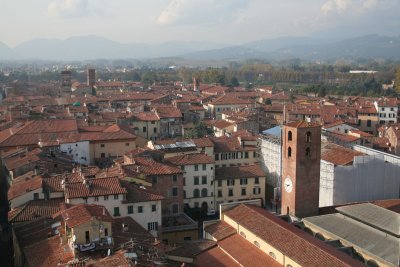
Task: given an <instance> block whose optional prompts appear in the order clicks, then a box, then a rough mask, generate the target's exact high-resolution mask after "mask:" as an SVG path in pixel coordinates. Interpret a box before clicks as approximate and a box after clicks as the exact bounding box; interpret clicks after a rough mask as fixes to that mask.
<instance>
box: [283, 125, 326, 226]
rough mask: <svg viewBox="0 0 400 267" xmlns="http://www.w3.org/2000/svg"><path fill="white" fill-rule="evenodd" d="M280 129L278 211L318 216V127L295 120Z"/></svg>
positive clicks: (319, 154) (319, 130)
mask: <svg viewBox="0 0 400 267" xmlns="http://www.w3.org/2000/svg"><path fill="white" fill-rule="evenodd" d="M282 131H283V132H282V183H281V185H282V191H281V192H282V195H281V199H282V203H281V214H289V215H292V216H296V217H300V218H303V217H308V216H314V215H318V207H319V179H320V165H321V163H320V161H321V126H320V125H319V124H315V123H309V122H305V121H295V122H290V123H288V124H286V125H284V126H283V129H282Z"/></svg>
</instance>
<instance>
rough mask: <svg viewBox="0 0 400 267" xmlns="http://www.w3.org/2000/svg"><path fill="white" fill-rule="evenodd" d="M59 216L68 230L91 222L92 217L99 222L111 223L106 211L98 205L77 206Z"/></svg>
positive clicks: (111, 219)
mask: <svg viewBox="0 0 400 267" xmlns="http://www.w3.org/2000/svg"><path fill="white" fill-rule="evenodd" d="M61 216H62V218H63V219H64V221H65V223H66V225H67V226H68V227H69V228H74V227H76V226H78V225H81V224H83V223H86V222H88V221H90V220H92V218H93V217H95V218H97V219H98V220H100V221H105V222H112V221H113V218H112V217H111V215H110V213H108V211H107V209H106V208H105V207H103V206H100V205H88V204H79V205H76V206H73V207H71V208H69V209H66V210H64V211H62V212H61Z"/></svg>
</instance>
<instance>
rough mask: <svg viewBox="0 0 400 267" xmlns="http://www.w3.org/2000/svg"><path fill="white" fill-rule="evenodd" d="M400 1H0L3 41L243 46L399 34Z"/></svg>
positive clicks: (11, 43) (13, 42)
mask: <svg viewBox="0 0 400 267" xmlns="http://www.w3.org/2000/svg"><path fill="white" fill-rule="evenodd" d="M399 11H400V0H35V1H32V0H0V42H3V43H5V44H6V45H8V46H10V47H14V46H16V45H18V44H20V43H22V42H25V41H29V40H32V39H37V38H57V39H66V38H68V37H71V36H85V35H97V36H102V37H105V38H108V39H111V40H114V41H118V42H121V43H163V42H168V41H177V40H179V41H206V42H213V43H221V44H242V43H246V42H249V41H253V40H262V39H271V38H276V37H282V36H314V37H322V38H348V37H353V36H361V35H366V34H382V35H391V36H394V35H395V36H398V35H400V16H399V15H398V13H399Z"/></svg>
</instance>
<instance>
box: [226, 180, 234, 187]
mask: <svg viewBox="0 0 400 267" xmlns="http://www.w3.org/2000/svg"><path fill="white" fill-rule="evenodd" d="M226 184H227V185H228V186H233V185H235V180H234V179H228V180H227V181H226Z"/></svg>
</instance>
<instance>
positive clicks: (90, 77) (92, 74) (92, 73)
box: [86, 69, 96, 88]
mask: <svg viewBox="0 0 400 267" xmlns="http://www.w3.org/2000/svg"><path fill="white" fill-rule="evenodd" d="M86 80H87V85H88V86H89V87H90V88H93V87H94V86H95V85H96V70H95V69H88V70H87V78H86Z"/></svg>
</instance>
